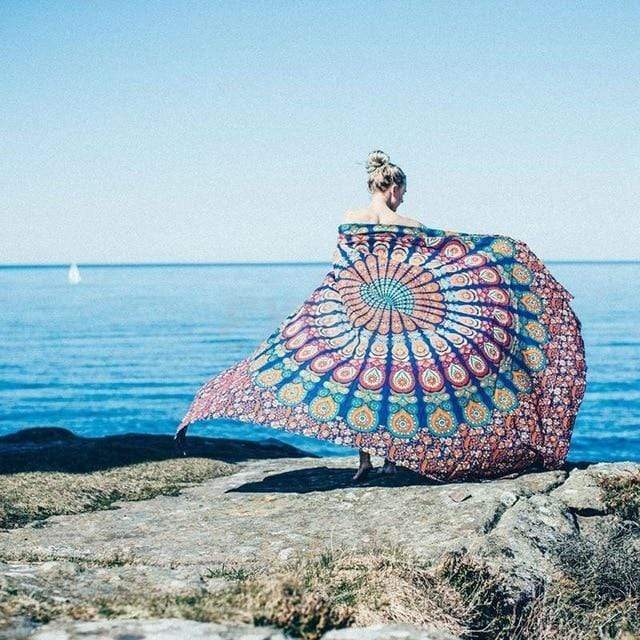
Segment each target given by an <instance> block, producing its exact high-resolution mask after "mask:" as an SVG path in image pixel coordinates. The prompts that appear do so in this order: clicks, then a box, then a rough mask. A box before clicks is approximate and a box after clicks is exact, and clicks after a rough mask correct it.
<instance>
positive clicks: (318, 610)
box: [0, 521, 640, 640]
mask: <svg viewBox="0 0 640 640" xmlns="http://www.w3.org/2000/svg"><path fill="white" fill-rule="evenodd" d="M637 534H638V531H637V527H636V526H635V525H633V524H632V523H623V522H621V521H618V523H617V525H615V526H611V525H610V524H609V525H607V526H606V527H604V526H603V527H602V528H601V529H600V530H599V531H598V533H597V534H596V533H593V534H591V536H590V537H589V539H580V538H576V537H571V536H569V537H567V538H566V539H565V540H564V541H563V544H558V546H557V548H556V549H555V551H554V554H555V556H556V559H557V564H558V573H557V575H556V576H555V577H554V579H553V580H551V581H550V583H549V584H548V585H547V586H546V588H545V589H544V590H542V591H541V592H540V593H539V595H538V596H537V597H535V598H534V599H533V600H531V601H529V602H527V603H524V604H514V602H513V600H512V598H511V597H510V596H509V589H508V583H507V582H506V580H508V577H507V576H503V575H498V574H497V573H496V572H495V570H493V569H492V568H491V567H489V566H488V565H486V564H484V563H482V562H480V561H478V560H477V559H474V558H472V557H470V556H468V555H466V554H464V553H457V554H446V555H445V556H444V557H443V558H442V559H441V561H440V562H439V563H437V564H434V565H429V564H426V563H424V562H422V561H420V560H419V559H418V558H416V557H415V556H413V555H412V554H411V553H409V552H408V551H405V550H403V549H402V548H398V547H392V546H391V545H389V544H385V545H382V546H379V547H377V548H374V549H371V550H369V551H367V552H358V551H353V550H345V549H338V550H333V551H325V552H322V553H310V552H306V553H301V554H299V555H297V556H294V557H293V558H291V559H289V560H287V561H285V562H280V563H277V564H273V565H271V566H258V565H253V566H249V567H247V566H243V565H232V564H224V563H223V564H221V565H216V566H212V567H210V568H209V570H208V571H206V572H205V574H204V575H203V581H204V585H205V586H204V587H203V588H202V589H201V590H200V591H197V592H193V593H190V594H182V595H169V594H161V593H158V592H154V591H153V590H148V591H145V592H141V593H138V594H134V595H133V596H132V594H130V593H127V594H124V593H123V594H121V595H117V594H114V595H113V596H112V597H109V598H104V597H101V598H95V597H94V598H92V599H91V601H90V602H81V601H67V602H65V601H61V600H60V599H52V598H51V597H50V596H49V595H48V594H49V593H50V591H51V590H50V589H47V590H46V593H45V592H39V591H34V590H29V591H25V592H21V591H18V590H13V591H12V590H11V589H9V588H8V586H7V585H6V584H5V585H4V588H2V587H1V585H0V619H1V618H2V617H3V616H5V617H6V618H8V617H10V616H16V615H24V616H28V617H30V618H31V619H33V620H36V621H39V622H44V621H47V620H51V619H54V618H59V617H67V618H73V619H91V618H98V617H121V616H127V617H149V618H157V617H181V618H188V619H192V620H199V621H206V622H242V623H253V624H256V625H272V626H275V627H279V628H280V629H282V630H283V631H285V632H286V633H288V634H290V635H292V636H294V637H299V638H302V639H304V640H318V638H320V637H321V636H322V634H323V633H325V632H326V631H328V630H330V629H339V628H343V627H349V626H367V625H372V624H376V623H393V622H404V623H410V624H414V625H417V626H420V627H432V628H436V629H439V630H443V631H449V632H450V633H452V634H454V635H458V636H460V637H461V638H465V639H468V640H472V639H473V640H507V639H510V640H578V639H580V640H591V639H593V640H596V639H597V640H602V639H603V638H612V639H613V638H616V639H619V640H622V639H631V638H638V637H640V563H637V562H636V559H637V551H635V552H634V549H637V546H635V547H634V545H637V543H638V536H637ZM219 578H222V579H223V581H222V584H217V585H216V587H215V588H213V585H212V584H207V581H208V580H211V579H219ZM51 579H52V578H51V577H49V578H48V580H51ZM58 591H59V590H58Z"/></svg>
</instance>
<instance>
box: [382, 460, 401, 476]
mask: <svg viewBox="0 0 640 640" xmlns="http://www.w3.org/2000/svg"><path fill="white" fill-rule="evenodd" d="M379 471H380V473H398V467H396V463H395V462H392V461H391V460H388V459H387V458H385V459H384V464H383V465H382V468H381V469H379Z"/></svg>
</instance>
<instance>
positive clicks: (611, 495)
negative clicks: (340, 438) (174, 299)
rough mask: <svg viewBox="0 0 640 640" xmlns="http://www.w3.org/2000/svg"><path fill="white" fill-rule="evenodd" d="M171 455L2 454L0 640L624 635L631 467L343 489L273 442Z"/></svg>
mask: <svg viewBox="0 0 640 640" xmlns="http://www.w3.org/2000/svg"><path fill="white" fill-rule="evenodd" d="M188 453H189V455H188V456H187V457H184V458H179V457H177V454H176V452H175V450H174V448H173V442H172V439H171V438H170V437H168V436H151V435H134V434H125V435H122V436H111V437H109V438H78V437H76V436H74V435H73V434H72V433H71V432H69V431H66V430H63V429H45V428H43V429H30V430H24V431H22V432H19V433H17V434H13V435H12V436H5V437H3V438H0V522H1V526H2V529H0V638H3V639H7V640H8V639H16V638H35V639H38V640H44V639H51V640H52V639H53V638H55V639H56V640H62V639H65V638H69V639H71V638H79V637H82V638H117V637H119V638H124V637H127V638H133V637H135V638H140V639H142V638H180V637H184V638H220V639H222V638H224V639H232V638H233V639H235V638H247V639H248V638H252V639H253V640H258V639H264V640H267V639H272V640H275V639H276V638H278V639H281V640H282V639H284V638H295V637H302V638H307V639H317V638H323V640H339V639H347V638H350V639H353V640H355V639H362V640H367V639H374V638H375V639H380V640H382V639H385V640H386V639H392V638H398V639H400V638H403V639H404V640H411V639H413V638H415V639H418V638H420V639H423V640H424V639H427V638H432V639H433V640H436V639H445V638H449V639H451V638H519V637H520V638H540V639H543V638H556V637H557V638H560V637H562V638H563V640H570V639H571V638H589V637H594V638H597V637H611V638H615V637H620V638H622V637H624V638H633V637H637V634H639V633H640V614H639V613H638V609H639V604H640V569H638V565H640V562H639V560H640V525H639V524H638V522H639V513H640V465H638V464H635V463H629V462H620V463H601V464H594V465H577V466H570V467H567V468H566V469H563V470H559V471H547V472H539V473H528V474H523V475H520V476H517V477H509V478H504V479H500V480H493V481H485V482H474V483H453V484H433V483H429V482H428V481H426V480H425V479H424V478H422V477H420V476H417V475H415V474H413V473H411V472H409V471H405V470H400V472H399V473H398V474H396V475H393V476H380V475H377V474H373V475H371V476H370V478H369V479H368V480H367V481H366V482H364V483H362V484H360V485H355V484H353V483H352V481H351V476H352V474H353V472H354V470H355V468H356V467H357V459H356V458H353V457H348V458H335V457H332V458H318V457H312V456H308V454H305V453H303V452H301V451H299V450H297V449H295V448H293V447H290V446H287V445H283V444H281V443H279V442H277V441H276V440H272V441H267V442H263V443H250V442H243V441H229V440H219V439H213V438H198V437H193V436H192V437H190V439H189V450H188ZM380 462H381V461H380V460H379V459H375V458H374V463H377V464H378V465H379V464H380ZM607 634H608V635H607Z"/></svg>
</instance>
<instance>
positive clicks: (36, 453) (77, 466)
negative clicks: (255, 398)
mask: <svg viewBox="0 0 640 640" xmlns="http://www.w3.org/2000/svg"><path fill="white" fill-rule="evenodd" d="M187 454H188V456H190V457H201V458H210V459H213V460H221V461H223V462H241V461H243V460H249V459H265V458H301V457H311V458H317V457H318V456H315V455H313V454H311V453H307V452H305V451H302V450H301V449H298V448H296V447H293V446H291V445H288V444H285V443H283V442H278V441H277V440H275V439H269V440H262V441H255V442H254V441H250V440H234V439H229V438H205V437H199V436H189V438H188V442H187ZM179 455H180V454H179V452H178V450H177V449H176V447H175V443H174V440H173V435H155V434H149V433H122V434H118V435H109V436H101V437H96V438H85V437H82V436H77V435H76V434H74V433H73V432H72V431H69V430H68V429H62V428H59V427H33V428H29V429H22V430H21V431H18V432H16V433H11V434H9V435H6V436H0V474H8V473H19V472H24V471H64V472H67V473H88V472H91V471H99V470H104V469H110V468H113V467H121V466H125V465H130V464H135V463H139V462H148V461H152V460H167V459H170V458H176V457H179Z"/></svg>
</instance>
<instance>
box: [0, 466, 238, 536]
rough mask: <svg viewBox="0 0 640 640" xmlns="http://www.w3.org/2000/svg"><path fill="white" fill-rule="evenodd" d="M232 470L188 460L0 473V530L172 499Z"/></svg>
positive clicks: (231, 468)
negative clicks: (124, 504) (132, 503)
mask: <svg viewBox="0 0 640 640" xmlns="http://www.w3.org/2000/svg"><path fill="white" fill-rule="evenodd" d="M233 471H234V467H233V465H230V464H227V463H224V462H219V461H217V460H210V459H207V458H191V457H187V458H172V459H168V460H160V461H152V462H141V463H137V464H131V465H128V466H119V467H115V468H112V469H106V470H99V471H93V472H90V473H67V472H59V471H27V472H21V473H13V474H8V475H0V528H3V529H10V528H15V527H20V526H24V525H25V524H27V523H29V522H33V521H37V520H42V519H45V518H48V517H49V516H52V515H61V514H73V513H82V512H86V511H96V510H99V509H109V508H111V505H112V504H113V503H114V502H115V501H117V500H147V499H149V498H153V497H155V496H158V495H177V494H178V493H179V492H180V490H181V489H182V488H184V487H185V486H189V485H190V484H193V483H198V482H202V481H204V480H208V479H210V478H216V477H218V476H222V475H228V474H230V473H233Z"/></svg>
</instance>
